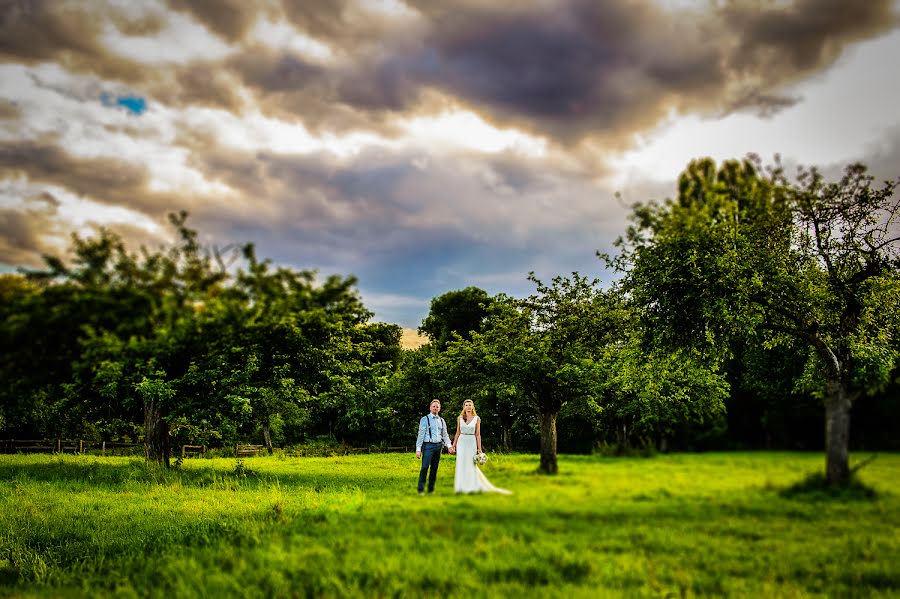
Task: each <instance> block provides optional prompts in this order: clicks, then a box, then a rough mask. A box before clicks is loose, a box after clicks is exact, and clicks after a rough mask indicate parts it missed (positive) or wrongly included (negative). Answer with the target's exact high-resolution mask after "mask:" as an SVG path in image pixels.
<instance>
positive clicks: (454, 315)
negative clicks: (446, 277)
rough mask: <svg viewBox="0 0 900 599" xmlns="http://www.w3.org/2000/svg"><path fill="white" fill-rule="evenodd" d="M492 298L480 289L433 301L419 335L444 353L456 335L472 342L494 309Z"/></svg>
mask: <svg viewBox="0 0 900 599" xmlns="http://www.w3.org/2000/svg"><path fill="white" fill-rule="evenodd" d="M490 303H491V297H490V296H489V295H488V294H487V292H486V291H485V290H483V289H479V288H478V287H466V288H465V289H460V290H457V291H448V292H447V293H444V294H443V295H440V296H438V297H436V298H434V299H433V300H431V310H430V311H429V312H428V316H426V317H425V320H423V321H422V326H420V327H419V332H420V333H422V334H423V335H425V336H426V337H428V338H429V339H430V340H431V342H432V343H433V344H434V345H435V346H436V347H437V348H438V349H443V348H444V347H446V345H447V343H449V342H450V341H452V340H453V339H454V337H455V335H459V336H460V337H462V338H463V339H470V338H471V334H472V333H473V332H481V331H482V330H483V328H484V324H485V322H486V319H487V315H488V311H489V309H490Z"/></svg>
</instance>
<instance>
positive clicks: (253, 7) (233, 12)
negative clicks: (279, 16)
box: [166, 0, 265, 42]
mask: <svg viewBox="0 0 900 599" xmlns="http://www.w3.org/2000/svg"><path fill="white" fill-rule="evenodd" d="M166 3H167V4H168V5H169V7H170V8H172V9H173V10H176V11H179V12H184V13H187V14H189V15H191V16H192V17H193V18H194V19H196V20H197V21H199V22H200V23H202V24H203V25H205V26H206V27H207V28H208V29H209V30H210V31H212V32H213V33H215V34H216V35H218V36H220V37H222V38H223V39H225V40H226V41H228V42H238V41H240V40H241V39H243V37H244V36H245V35H246V34H247V32H248V31H249V30H250V29H251V28H252V27H253V25H254V24H255V23H256V20H257V18H258V17H259V16H260V15H261V14H262V13H263V12H264V8H265V4H264V3H258V2H251V1H250V0H166Z"/></svg>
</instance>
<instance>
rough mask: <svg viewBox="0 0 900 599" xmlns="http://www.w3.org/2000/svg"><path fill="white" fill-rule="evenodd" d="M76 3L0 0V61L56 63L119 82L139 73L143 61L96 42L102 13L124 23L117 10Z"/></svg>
mask: <svg viewBox="0 0 900 599" xmlns="http://www.w3.org/2000/svg"><path fill="white" fill-rule="evenodd" d="M85 8H86V7H85V6H84V5H81V4H79V3H65V2H54V1H52V0H5V1H3V2H2V3H0V15H2V17H0V62H24V63H28V64H37V63H41V62H56V63H59V64H60V65H62V66H64V67H67V68H70V69H72V70H73V71H76V72H82V73H95V74H97V75H100V76H102V77H108V78H111V79H116V80H121V81H135V80H137V79H140V78H141V65H140V63H138V62H135V61H133V60H130V59H127V58H123V57H120V56H116V55H115V54H112V53H110V52H109V51H108V50H107V49H106V48H105V47H104V46H103V45H102V44H101V43H100V41H99V39H98V38H99V36H100V34H101V33H102V28H103V23H104V19H105V18H110V19H111V20H112V21H113V22H116V23H118V24H119V27H120V29H121V28H123V27H126V25H124V23H125V22H127V21H128V19H127V18H126V17H124V16H123V15H122V14H120V13H116V12H115V11H108V12H107V11H102V12H98V11H91V10H86V9H85Z"/></svg>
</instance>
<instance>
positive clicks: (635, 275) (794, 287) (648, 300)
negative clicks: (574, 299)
mask: <svg viewBox="0 0 900 599" xmlns="http://www.w3.org/2000/svg"><path fill="white" fill-rule="evenodd" d="M895 189H896V183H892V182H888V183H885V184H884V185H882V186H880V187H879V186H877V185H875V184H874V182H873V180H872V178H871V177H870V176H868V175H867V173H866V169H865V167H863V166H861V165H852V166H850V167H848V168H847V169H846V171H845V173H844V175H843V177H841V178H840V180H838V181H836V182H826V181H825V179H824V178H823V176H822V175H821V174H820V173H819V172H818V171H817V170H815V169H805V168H801V169H799V171H798V174H797V176H796V177H795V178H789V177H788V176H787V175H786V174H785V173H784V171H783V169H782V168H781V167H780V166H779V165H777V164H776V165H775V166H774V167H770V168H764V167H763V166H762V165H761V163H760V161H759V160H758V159H756V158H755V157H750V158H748V159H746V160H744V161H740V162H738V161H729V162H726V163H724V164H722V165H721V167H717V166H716V164H715V163H714V162H713V161H712V160H709V159H704V160H699V161H695V162H692V163H691V164H690V165H689V166H688V168H687V169H686V170H685V172H684V173H683V174H682V175H681V177H680V178H679V184H678V197H677V198H676V199H674V200H669V201H666V202H663V203H650V204H646V205H638V206H637V207H636V208H635V211H634V225H633V226H632V227H630V228H629V230H628V232H627V235H626V236H625V238H624V239H623V242H622V254H621V255H620V256H619V258H620V260H621V262H620V267H622V268H623V270H625V271H626V273H625V274H626V277H625V280H624V283H625V288H626V289H627V291H628V292H629V293H630V294H631V296H632V297H633V298H634V299H635V300H636V301H637V303H638V304H639V305H641V306H642V307H643V314H644V315H645V317H646V322H647V324H648V326H649V327H650V328H651V329H652V330H653V331H655V334H656V335H657V336H658V338H659V339H660V340H662V341H664V342H666V343H669V344H672V345H678V346H681V347H693V348H700V349H703V350H704V351H710V352H711V353H712V354H718V355H717V356H716V359H719V360H722V359H724V358H725V357H726V356H725V354H726V353H727V350H728V348H729V346H730V345H729V341H730V340H733V339H735V338H747V339H752V340H753V341H754V342H756V343H760V344H763V345H764V346H766V347H776V346H779V345H782V344H787V343H793V342H796V341H801V342H803V343H804V344H805V345H806V347H807V348H808V352H809V353H808V360H807V366H806V375H805V376H804V377H803V380H801V381H799V383H800V384H803V385H805V387H806V388H807V389H808V390H809V391H810V392H813V393H815V394H817V395H818V396H819V397H821V398H822V400H823V401H824V404H825V414H826V416H825V418H826V423H825V424H826V426H825V429H826V434H825V445H826V455H827V457H826V476H827V479H828V480H829V481H830V482H832V483H843V482H846V481H847V480H848V479H849V477H850V474H851V471H850V468H849V455H848V439H849V432H850V408H851V405H852V404H853V401H854V400H855V399H856V398H858V397H859V396H860V394H862V393H865V392H872V391H875V390H877V389H879V388H880V387H882V386H883V385H885V384H886V383H887V382H888V380H889V376H890V373H891V371H892V369H893V367H894V364H895V363H896V360H897V351H896V345H894V344H892V339H893V338H894V336H895V335H896V334H897V331H898V317H900V304H898V302H900V277H898V272H900V262H898V252H900V236H898V217H900V215H898V208H900V206H898V198H897V196H896V195H895V194H894V192H895Z"/></svg>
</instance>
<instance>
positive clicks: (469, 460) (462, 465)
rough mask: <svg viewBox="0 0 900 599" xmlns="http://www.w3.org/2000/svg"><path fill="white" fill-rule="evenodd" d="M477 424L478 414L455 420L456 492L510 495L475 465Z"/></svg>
mask: <svg viewBox="0 0 900 599" xmlns="http://www.w3.org/2000/svg"><path fill="white" fill-rule="evenodd" d="M477 424H478V416H475V417H474V418H472V421H471V422H469V423H468V424H466V422H465V421H464V420H463V419H462V416H460V417H459V418H458V420H457V426H458V427H459V440H458V441H457V442H456V476H455V478H454V481H453V482H454V484H453V486H454V488H455V489H456V492H457V493H503V494H505V495H512V493H511V492H509V491H507V490H506V489H498V488H497V487H495V486H494V485H492V484H491V483H490V481H489V480H488V479H487V478H486V477H485V476H484V473H482V472H481V469H480V468H479V467H478V466H476V465H475V453H476V451H477V450H478V447H477V445H476V444H475V426H476V425H477Z"/></svg>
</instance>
